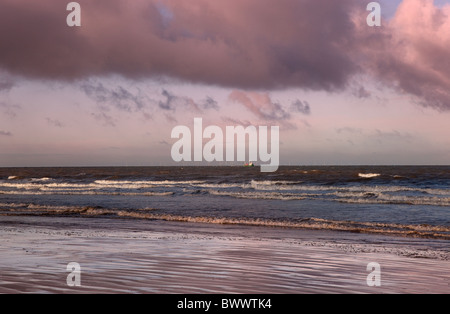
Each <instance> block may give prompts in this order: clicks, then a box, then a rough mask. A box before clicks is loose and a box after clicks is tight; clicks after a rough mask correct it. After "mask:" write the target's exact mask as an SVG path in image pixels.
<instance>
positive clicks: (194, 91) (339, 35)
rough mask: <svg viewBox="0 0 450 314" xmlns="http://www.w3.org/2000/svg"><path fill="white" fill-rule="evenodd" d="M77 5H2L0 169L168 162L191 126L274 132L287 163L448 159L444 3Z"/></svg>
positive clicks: (306, 0)
mask: <svg viewBox="0 0 450 314" xmlns="http://www.w3.org/2000/svg"><path fill="white" fill-rule="evenodd" d="M397 2H400V1H397ZM79 3H80V5H81V8H82V27H81V28H69V27H68V26H67V25H65V18H66V15H67V13H68V12H67V11H65V5H66V4H64V5H62V4H61V1H55V0H43V1H41V2H39V5H38V4H36V6H35V5H34V4H32V3H31V4H30V2H29V1H25V0H14V1H12V0H5V1H2V3H0V42H1V44H2V49H0V166H89V165H92V166H100V165H105V166H107V165H160V164H173V162H172V161H171V157H170V148H171V144H172V143H173V142H174V141H173V140H172V139H171V138H170V133H171V130H172V128H173V127H175V126H177V125H187V126H189V127H192V124H193V119H194V117H201V118H203V121H204V123H205V124H214V125H218V126H221V127H225V126H226V125H238V124H241V125H244V126H245V125H248V124H253V125H267V126H271V125H278V126H280V130H281V133H280V141H281V146H280V159H281V162H282V163H284V164H301V165H303V164H450V136H449V135H450V124H449V123H448V121H450V119H449V118H450V92H449V91H450V58H449V57H448V56H450V5H445V3H442V1H440V2H439V3H438V2H436V3H434V2H433V1H432V0H403V1H401V3H400V5H399V6H398V7H394V8H393V6H392V2H391V4H390V5H387V4H385V1H380V3H381V5H382V9H383V8H385V9H386V11H383V16H384V17H385V18H384V19H383V24H382V26H381V27H379V28H369V27H368V26H367V24H366V22H365V21H366V16H367V14H368V12H367V11H366V10H365V6H366V5H367V3H368V2H367V3H366V2H365V1H361V0H342V1H334V0H321V1H312V0H295V1H294V0H280V1H273V0H240V1H237V0H236V1H211V0H192V1H182V2H180V1H175V0H174V1H171V0H167V1H164V0H158V1H150V0H146V1H144V0H141V1H133V2H130V1H122V0H110V1H101V0H99V1H95V2H92V1H79ZM438 4H439V5H438ZM30 6H31V7H30Z"/></svg>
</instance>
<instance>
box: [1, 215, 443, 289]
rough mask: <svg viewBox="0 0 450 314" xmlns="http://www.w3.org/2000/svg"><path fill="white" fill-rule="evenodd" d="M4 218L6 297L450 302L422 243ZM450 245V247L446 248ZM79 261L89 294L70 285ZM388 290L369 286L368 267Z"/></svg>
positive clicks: (437, 263)
mask: <svg viewBox="0 0 450 314" xmlns="http://www.w3.org/2000/svg"><path fill="white" fill-rule="evenodd" d="M90 221H92V220H89V219H83V218H72V219H71V220H70V221H68V220H67V219H61V218H57V217H52V218H50V219H49V218H48V217H45V219H44V218H42V217H20V218H18V217H1V219H0V225H2V228H1V229H0V256H1V259H0V293H101V294H104V293H105V294H109V293H158V294H161V293H164V294H166V293H167V294H174V293H175V294H190V293H194V294H216V293H226V294H232V293H237V294H297V293H305V294H309V293H333V294H334V293H336V294H341V293H364V294H366V293H368V294H371V293H377V294H378V293H387V294H391V293H395V294H397V293H450V260H449V258H450V254H449V252H448V250H446V249H445V245H444V246H443V247H440V248H439V246H438V248H436V249H431V248H430V247H429V246H428V248H423V247H422V246H421V245H420V244H417V243H416V242H415V240H414V239H408V238H401V237H396V238H394V237H388V236H374V235H361V234H349V233H342V232H326V231H314V230H293V229H289V228H284V229H283V228H261V227H248V226H232V225H231V226H230V225H214V226H211V225H209V224H196V223H192V224H191V223H176V222H170V223H164V224H160V223H159V222H158V221H156V222H154V221H140V220H135V219H128V220H127V219H108V218H105V219H101V218H97V219H96V220H95V223H91V222H90ZM444 244H445V243H444ZM71 262H75V263H78V264H79V265H80V268H81V269H80V284H81V286H78V287H77V286H75V287H71V286H69V285H68V283H67V277H68V275H69V274H70V271H67V265H68V264H69V263H71ZM373 262H375V263H378V264H379V265H380V267H381V269H380V275H381V278H380V279H381V280H380V286H369V285H368V283H367V277H368V275H369V274H370V273H371V271H368V270H367V265H368V264H369V263H373Z"/></svg>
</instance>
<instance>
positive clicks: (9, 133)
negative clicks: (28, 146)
mask: <svg viewBox="0 0 450 314" xmlns="http://www.w3.org/2000/svg"><path fill="white" fill-rule="evenodd" d="M0 136H12V133H11V132H9V131H3V130H0Z"/></svg>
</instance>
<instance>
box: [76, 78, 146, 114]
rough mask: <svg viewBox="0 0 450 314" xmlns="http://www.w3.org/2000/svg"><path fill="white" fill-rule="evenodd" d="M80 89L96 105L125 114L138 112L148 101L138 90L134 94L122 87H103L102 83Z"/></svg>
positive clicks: (87, 85) (82, 86) (86, 84)
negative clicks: (110, 106) (111, 107)
mask: <svg viewBox="0 0 450 314" xmlns="http://www.w3.org/2000/svg"><path fill="white" fill-rule="evenodd" d="M81 89H82V90H83V91H84V93H85V94H86V95H87V96H88V97H89V98H91V99H92V100H94V101H95V102H97V103H98V104H102V105H106V106H108V105H112V106H113V107H115V108H116V109H118V110H121V111H126V112H133V111H140V110H142V109H144V108H145V107H146V106H147V104H148V103H149V101H150V100H149V99H148V97H147V96H146V95H144V94H143V93H142V92H141V91H140V90H138V92H137V94H134V93H132V92H130V91H129V90H127V89H125V88H124V87H122V86H117V87H115V88H113V89H112V88H107V87H105V86H104V85H103V84H102V83H96V84H89V83H85V84H83V85H81Z"/></svg>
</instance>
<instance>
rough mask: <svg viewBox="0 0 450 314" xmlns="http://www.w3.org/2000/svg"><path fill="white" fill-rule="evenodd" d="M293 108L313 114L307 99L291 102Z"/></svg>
mask: <svg viewBox="0 0 450 314" xmlns="http://www.w3.org/2000/svg"><path fill="white" fill-rule="evenodd" d="M291 110H292V111H294V112H300V113H302V114H305V115H309V114H311V107H310V105H309V103H308V102H307V101H301V100H296V101H295V102H293V103H292V104H291Z"/></svg>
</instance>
